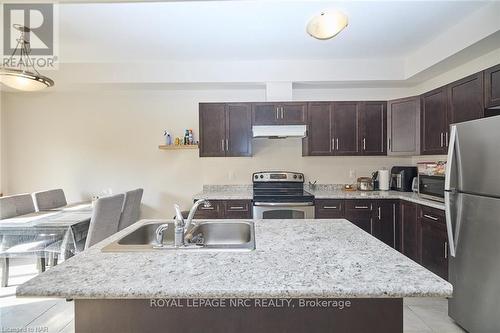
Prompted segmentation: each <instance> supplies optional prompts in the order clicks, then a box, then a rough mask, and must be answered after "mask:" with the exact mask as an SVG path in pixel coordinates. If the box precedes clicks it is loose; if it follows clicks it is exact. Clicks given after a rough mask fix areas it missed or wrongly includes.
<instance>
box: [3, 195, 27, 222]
mask: <svg viewBox="0 0 500 333" xmlns="http://www.w3.org/2000/svg"><path fill="white" fill-rule="evenodd" d="M33 212H35V204H34V203H33V198H32V197H31V195H30V194H18V195H10V196H7V197H0V219H8V218H11V217H16V216H19V215H24V214H29V213H33Z"/></svg>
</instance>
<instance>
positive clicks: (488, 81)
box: [484, 65, 500, 111]
mask: <svg viewBox="0 0 500 333" xmlns="http://www.w3.org/2000/svg"><path fill="white" fill-rule="evenodd" d="M484 106H485V107H486V108H493V107H497V106H500V65H497V66H495V67H491V68H488V69H487V70H485V71H484ZM497 111H498V110H497Z"/></svg>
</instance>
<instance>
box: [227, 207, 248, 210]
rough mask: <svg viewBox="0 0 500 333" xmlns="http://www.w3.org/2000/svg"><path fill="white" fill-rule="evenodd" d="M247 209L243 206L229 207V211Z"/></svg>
mask: <svg viewBox="0 0 500 333" xmlns="http://www.w3.org/2000/svg"><path fill="white" fill-rule="evenodd" d="M243 209H245V207H243V206H231V207H229V210H243Z"/></svg>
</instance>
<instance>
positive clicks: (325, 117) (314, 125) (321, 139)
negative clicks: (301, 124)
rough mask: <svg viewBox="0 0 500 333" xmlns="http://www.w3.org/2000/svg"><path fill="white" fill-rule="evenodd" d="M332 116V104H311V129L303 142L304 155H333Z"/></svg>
mask: <svg viewBox="0 0 500 333" xmlns="http://www.w3.org/2000/svg"><path fill="white" fill-rule="evenodd" d="M330 116H331V115H330V103H309V105H308V124H309V128H308V132H307V138H304V140H303V143H304V146H303V155H308V156H315V155H316V156H317V155H331V153H332V140H331V137H330V124H331V117H330Z"/></svg>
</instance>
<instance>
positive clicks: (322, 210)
mask: <svg viewBox="0 0 500 333" xmlns="http://www.w3.org/2000/svg"><path fill="white" fill-rule="evenodd" d="M314 210H315V217H316V218H317V219H341V218H344V200H337V199H318V200H316V201H315V207H314Z"/></svg>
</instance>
